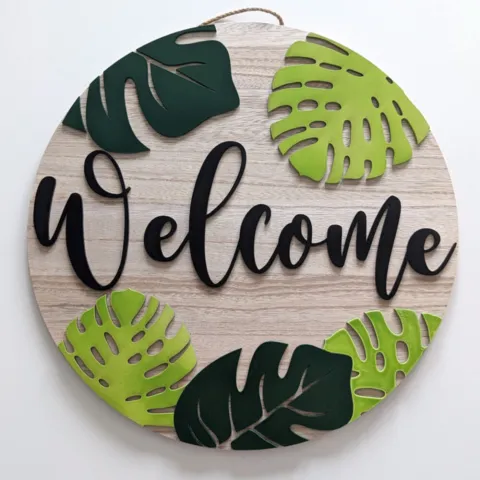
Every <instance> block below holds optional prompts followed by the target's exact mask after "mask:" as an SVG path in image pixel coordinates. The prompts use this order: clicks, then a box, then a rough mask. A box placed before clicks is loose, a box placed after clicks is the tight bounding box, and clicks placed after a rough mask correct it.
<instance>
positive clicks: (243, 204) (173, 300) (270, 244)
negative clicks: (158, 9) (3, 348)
mask: <svg viewBox="0 0 480 480" xmlns="http://www.w3.org/2000/svg"><path fill="white" fill-rule="evenodd" d="M305 37H306V32H302V31H298V30H294V29H291V28H287V27H280V26H276V25H269V24H257V23H223V24H219V25H218V33H217V35H216V38H217V39H218V40H220V41H221V42H223V43H224V44H225V45H226V46H227V47H228V50H229V52H230V55H231V61H232V71H233V77H234V82H235V84H236V86H237V89H238V91H239V95H240V99H241V105H240V108H239V109H238V110H236V111H234V112H231V113H228V114H226V115H222V116H220V117H217V118H214V119H211V120H209V121H207V122H206V123H205V124H203V125H201V126H200V127H199V128H197V129H195V130H194V131H193V132H191V133H190V134H188V135H186V136H184V137H182V138H179V139H166V138H164V137H161V136H160V135H158V134H156V133H155V132H153V131H152V129H151V128H150V126H149V125H148V124H147V123H146V122H145V120H144V118H143V115H142V113H141V111H140V109H139V107H138V101H137V97H136V93H135V88H134V87H133V86H132V84H128V83H127V86H126V100H127V106H128V111H129V113H130V121H131V124H132V127H133V129H134V131H135V133H136V134H137V135H138V137H139V138H140V140H141V141H142V142H143V143H144V144H146V145H148V146H149V147H150V149H151V151H150V152H149V153H147V154H141V155H114V156H115V158H116V159H117V161H118V162H119V164H120V166H121V169H122V171H123V175H124V178H125V182H126V184H127V185H128V186H130V187H131V194H130V196H129V200H130V210H131V211H130V225H131V234H130V244H129V252H128V259H127V264H126V268H125V271H124V274H123V276H122V278H121V281H120V282H119V283H118V284H117V287H116V288H117V289H125V288H132V289H135V290H139V291H141V292H144V293H148V294H152V295H155V296H157V297H158V298H159V299H161V300H162V301H163V302H166V303H168V304H170V305H171V306H172V307H173V309H174V310H175V312H176V323H179V322H182V323H185V324H186V325H187V327H188V329H189V331H190V333H191V336H192V340H193V345H194V347H195V350H196V352H197V356H198V365H197V370H196V371H198V370H199V369H202V368H204V367H205V366H206V365H207V364H209V363H210V362H212V361H213V360H215V359H217V358H218V357H220V356H221V355H224V354H226V353H228V352H230V351H232V350H235V349H238V348H243V349H244V350H243V353H242V362H241V369H240V371H239V375H238V379H239V384H240V385H241V384H242V382H243V381H244V378H245V372H246V368H247V366H248V363H249V360H250V358H251V357H252V355H253V352H254V350H255V349H256V348H257V347H258V346H259V345H260V344H261V343H263V342H265V341H268V340H276V341H282V342H286V343H288V344H289V345H290V348H289V352H290V353H291V352H292V350H293V348H294V347H295V346H297V345H299V344H302V343H309V344H314V345H317V346H322V345H323V341H324V339H325V338H326V337H328V336H329V335H331V334H332V333H333V332H335V331H336V330H337V329H339V328H341V327H343V326H344V325H345V322H347V321H348V320H350V319H352V318H355V317H358V316H361V315H362V314H363V312H365V311H368V310H372V309H381V310H383V311H385V312H386V313H387V314H388V315H389V316H390V318H391V319H393V318H394V315H393V314H392V312H393V308H395V307H401V308H409V309H413V310H416V311H417V312H430V313H434V314H437V315H440V316H442V315H443V314H444V311H445V308H446V306H447V303H448V299H449V296H450V291H451V288H452V283H453V281H454V276H455V264H456V258H455V257H454V258H453V259H452V261H451V262H450V264H449V266H448V267H447V268H446V270H445V271H444V272H443V273H442V274H441V275H439V276H437V277H433V278H425V277H420V276H419V275H417V274H415V273H413V272H412V271H410V270H407V273H406V275H405V278H404V280H403V282H402V285H401V287H400V290H399V292H398V294H397V295H396V297H395V298H394V299H393V301H391V302H387V301H383V300H381V299H380V298H379V297H378V295H377V293H376V291H375V284H374V266H375V250H376V245H377V242H376V243H375V246H374V249H373V251H372V252H371V254H370V255H369V258H368V260H367V261H366V262H365V263H361V262H359V261H357V260H356V258H355V252H354V248H352V249H351V252H350V254H349V256H348V260H347V264H346V266H345V267H344V268H343V269H341V270H340V269H337V268H335V267H333V266H332V265H331V263H330V261H329V259H328V256H327V253H326V250H325V249H315V250H313V251H312V252H311V253H310V256H309V258H308V259H307V261H306V263H305V264H304V266H303V267H302V268H301V269H299V270H296V271H293V272H292V271H287V270H286V269H285V268H283V267H282V266H281V265H280V264H279V262H278V261H277V262H276V263H275V265H274V266H273V267H272V268H271V269H270V270H269V271H268V273H266V274H264V275H261V276H258V275H253V274H252V273H250V272H249V271H247V269H246V268H245V266H244V265H243V262H242V261H241V260H239V261H238V262H237V265H236V266H235V269H234V271H233V274H232V276H231V278H230V280H229V281H228V283H227V284H226V285H225V286H224V287H223V288H221V289H216V290H212V289H208V288H207V287H205V286H204V285H203V284H202V283H201V282H200V281H199V280H198V278H197V276H196V274H195V272H194V270H193V267H192V262H191V259H190V254H189V251H188V248H187V249H186V250H185V251H184V252H183V253H182V254H181V256H180V257H179V258H178V259H177V260H176V261H175V262H173V263H171V264H160V263H156V262H154V261H153V260H151V259H150V258H149V257H148V256H147V254H146V252H145V250H144V246H143V234H144V231H145V228H146V227H147V225H148V223H149V222H150V220H152V219H153V218H154V217H156V216H159V215H169V216H171V217H173V218H175V219H176V221H177V222H178V232H177V234H176V235H175V237H174V238H173V239H172V240H171V241H170V245H169V249H171V250H170V251H173V250H175V249H176V247H177V246H178V245H179V243H180V241H181V240H182V239H183V236H184V235H185V233H186V231H187V225H188V213H189V204H190V198H191V194H192V189H193V186H194V183H195V179H196V177H197V174H198V171H199V169H200V167H201V165H202V162H203V160H204V159H205V157H206V156H207V154H208V153H209V152H210V150H211V149H212V148H213V147H215V146H216V145H217V144H218V143H220V142H223V141H228V140H235V141H238V142H240V143H242V144H243V145H244V146H245V148H246V150H247V153H248V162H247V168H246V172H245V175H244V177H243V180H242V182H241V184H240V186H239V188H238V189H237V191H236V193H235V195H234V196H233V198H232V199H231V200H230V202H229V203H228V204H227V206H226V207H225V208H224V209H223V210H222V211H221V212H220V213H219V214H218V215H217V216H216V217H214V218H213V219H211V220H210V221H209V223H208V229H207V230H208V233H207V256H208V264H209V269H210V271H211V272H212V277H213V278H216V279H218V278H220V277H221V276H223V273H224V271H225V269H226V267H227V266H228V264H229V263H230V260H231V257H232V254H233V251H234V249H235V246H236V243H237V240H238V233H239V228H240V225H241V222H242V220H243V217H244V215H245V214H246V213H247V211H248V210H249V209H250V208H251V207H252V206H254V205H256V204H258V203H266V204H267V205H269V206H270V207H271V208H272V219H271V222H270V224H269V225H268V227H266V228H263V227H261V228H260V229H259V233H258V235H257V252H258V262H259V264H262V262H263V261H264V260H266V259H267V258H269V256H270V255H271V252H272V251H273V249H274V248H275V245H276V242H277V239H278V235H279V233H280V231H281V229H282V228H283V226H284V225H286V224H287V223H289V222H290V221H291V219H292V218H293V217H294V216H295V215H296V214H299V213H304V214H307V215H308V216H309V217H310V218H311V220H312V223H313V226H314V238H315V239H317V240H319V239H323V238H324V237H325V235H326V230H327V228H328V226H329V225H331V224H334V223H338V224H340V225H343V226H344V227H345V228H348V226H349V225H350V223H351V221H352V219H353V216H354V214H355V213H356V212H357V211H358V210H364V211H365V212H366V213H367V215H368V218H369V224H371V222H372V221H373V218H374V217H375V215H376V213H377V212H378V209H379V208H380V207H381V205H382V204H383V203H384V201H385V200H386V199H387V198H388V196H390V195H392V194H394V195H396V196H398V197H399V198H400V199H401V201H402V206H403V210H402V216H401V222H400V229H399V232H398V235H397V240H396V245H395V251H394V254H393V259H392V262H391V267H390V279H391V280H390V285H392V279H393V278H395V277H396V274H397V272H398V269H399V266H400V263H401V261H402V260H403V257H404V254H405V248H406V245H407V242H408V239H409V238H410V236H411V235H412V234H413V233H414V232H415V231H416V230H418V229H419V228H422V227H431V228H434V229H435V230H437V231H438V232H439V233H440V234H441V236H442V246H441V248H439V249H438V250H437V251H436V252H435V253H434V254H432V255H431V259H430V261H431V262H432V263H431V264H432V265H436V264H437V263H436V262H438V261H439V259H441V258H442V259H443V258H444V257H445V255H446V252H447V251H448V249H449V247H450V246H451V245H452V244H453V243H455V242H456V241H457V213H456V205H455V197H454V193H453V189H452V185H451V182H450V177H449V174H448V170H447V167H446V164H445V161H444V159H443V156H442V154H441V152H440V149H439V147H438V145H437V143H436V141H435V139H434V137H433V136H432V135H429V137H428V138H427V139H426V140H425V141H424V142H423V144H422V145H421V146H419V147H415V148H414V158H413V159H412V161H411V162H410V163H408V164H407V165H405V166H402V167H394V168H392V167H391V165H389V166H388V170H387V172H386V173H385V175H384V176H383V177H382V178H381V179H378V180H375V181H370V182H368V183H367V182H366V180H363V181H360V182H344V183H343V184H341V185H338V186H336V187H326V186H325V184H324V183H320V184H317V183H314V182H311V181H309V180H306V179H302V178H300V177H299V176H298V175H297V174H296V172H295V171H294V170H293V168H292V167H291V166H290V165H289V162H288V159H287V158H284V157H282V156H281V155H280V153H279V152H278V149H277V145H276V144H275V142H273V141H272V139H271V137H270V132H269V127H270V124H271V123H272V122H273V121H274V120H275V118H277V119H278V117H272V116H269V115H268V114H267V99H268V96H269V94H270V92H271V82H272V79H273V76H274V74H275V72H276V71H277V70H278V69H279V68H280V67H282V66H283V65H284V64H285V61H284V56H285V53H286V51H287V49H288V47H289V46H290V45H291V44H292V43H293V42H294V41H296V40H304V39H305ZM189 41H195V40H194V39H193V40H192V39H190V40H189ZM353 47H354V46H353ZM407 94H408V92H407ZM84 100H85V98H83V103H84ZM83 107H84V105H83ZM96 148H97V147H96V146H95V145H94V144H93V142H92V141H91V140H89V139H88V137H87V136H84V135H81V134H78V133H76V132H74V131H73V130H71V129H68V128H66V127H63V126H59V127H58V129H57V130H56V132H55V133H54V135H53V137H52V140H51V142H50V144H49V145H48V148H47V150H46V152H45V155H44V156H43V159H42V161H41V164H40V167H39V169H38V172H37V179H36V183H35V190H36V188H37V185H38V182H39V181H40V180H41V179H42V178H43V177H44V176H46V175H52V176H54V177H55V178H56V179H57V190H56V193H55V198H54V203H53V216H52V219H51V228H53V226H54V225H56V224H57V222H58V218H59V215H60V212H61V211H62V209H63V207H64V205H65V202H66V200H67V198H68V196H69V195H70V194H71V193H73V192H78V193H80V194H81V195H82V197H83V199H84V205H85V228H86V247H87V254H88V258H89V261H90V264H91V266H92V270H93V271H94V274H95V275H96V277H97V278H98V279H99V280H100V281H103V282H107V281H110V280H111V278H112V277H113V275H114V273H115V271H116V269H117V267H118V262H119V259H120V253H121V244H122V231H123V217H122V215H123V209H122V205H121V202H118V201H115V200H112V201H111V200H106V199H99V197H97V196H95V195H94V194H93V193H92V192H91V191H89V189H88V187H87V186H86V183H85V180H84V177H83V162H84V159H85V156H86V155H87V154H88V153H90V152H91V151H92V150H94V149H96ZM238 164H239V161H238V155H237V154H235V153H233V152H232V153H229V154H228V157H227V158H226V160H225V161H223V162H222V164H221V167H220V170H219V171H218V174H217V177H216V180H215V184H214V189H213V194H212V197H211V199H210V201H211V205H212V206H213V205H216V204H218V202H219V200H220V199H221V198H223V196H224V195H225V194H226V192H228V190H229V189H230V186H231V185H232V182H233V180H234V178H235V176H236V173H237V171H238ZM96 172H97V177H98V178H99V179H101V182H102V185H104V186H105V187H110V188H112V189H118V186H117V182H116V180H115V177H114V176H113V174H112V170H111V168H110V167H109V166H108V165H107V163H104V164H103V165H102V164H100V163H98V164H97V168H96ZM32 203H33V197H32ZM31 207H32V205H31ZM28 223H29V228H28V257H29V265H30V274H31V279H32V283H33V289H34V292H35V296H36V299H37V302H38V305H39V307H40V311H41V314H42V316H43V319H44V321H45V324H46V326H47V328H48V330H49V331H50V333H51V335H52V338H53V340H54V341H55V343H56V344H58V343H59V342H60V341H61V340H62V338H63V334H64V330H65V327H66V326H67V324H68V323H69V322H70V321H71V320H72V319H74V318H76V317H77V316H78V315H79V314H80V313H81V312H82V311H84V310H85V309H87V308H89V307H90V306H91V305H93V304H94V302H95V300H96V298H97V297H99V296H100V295H101V293H100V292H94V291H90V290H88V289H87V288H86V287H85V286H84V285H83V284H82V283H81V282H80V281H79V280H78V279H77V277H76V276H75V274H74V272H73V270H72V268H71V266H70V263H69V260H68V257H67V252H66V247H65V241H64V239H65V235H64V232H62V234H61V236H60V239H59V240H58V241H57V243H56V244H55V246H53V247H52V248H49V249H46V248H43V247H41V246H40V245H39V243H38V241H37V240H36V237H35V234H34V231H33V227H32V208H31V210H30V215H29V219H28ZM353 247H354V245H353ZM392 321H393V320H392ZM287 356H288V355H287ZM287 362H288V358H285V359H284V362H283V365H282V368H284V365H285V364H287ZM424 373H425V372H424ZM72 375H73V372H72ZM79 381H80V380H79ZM85 388H86V387H85ZM99 401H100V400H99ZM161 432H162V433H164V434H166V435H167V436H170V437H172V438H174V437H175V434H174V432H173V431H171V430H168V429H167V430H165V429H161Z"/></svg>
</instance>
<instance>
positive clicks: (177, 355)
mask: <svg viewBox="0 0 480 480" xmlns="http://www.w3.org/2000/svg"><path fill="white" fill-rule="evenodd" d="M189 347H190V342H188V343H187V344H186V345H185V346H184V347H183V348H182V349H181V350H180V351H179V352H178V353H176V354H175V355H173V356H172V357H170V360H169V362H170V363H175V362H176V361H177V360H178V359H179V358H180V357H181V356H182V355H183V354H184V353H185V352H186V351H187V349H188V348H189Z"/></svg>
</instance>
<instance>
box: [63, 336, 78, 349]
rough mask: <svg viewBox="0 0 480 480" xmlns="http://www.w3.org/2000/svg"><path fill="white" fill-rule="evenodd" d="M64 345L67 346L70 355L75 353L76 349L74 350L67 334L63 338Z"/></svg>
mask: <svg viewBox="0 0 480 480" xmlns="http://www.w3.org/2000/svg"><path fill="white" fill-rule="evenodd" d="M63 344H64V345H65V350H66V351H67V352H68V353H73V352H74V351H75V349H74V348H73V345H72V344H71V342H70V340H69V339H68V337H67V334H65V335H64V337H63Z"/></svg>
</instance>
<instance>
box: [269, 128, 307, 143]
mask: <svg viewBox="0 0 480 480" xmlns="http://www.w3.org/2000/svg"><path fill="white" fill-rule="evenodd" d="M306 130H307V129H306V127H299V128H293V129H292V130H287V131H285V132H283V133H281V134H280V135H279V136H278V137H276V140H278V141H282V140H284V139H285V138H288V137H290V136H292V135H296V134H297V133H303V132H305V131H306Z"/></svg>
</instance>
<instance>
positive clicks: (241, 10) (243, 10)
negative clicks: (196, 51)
mask: <svg viewBox="0 0 480 480" xmlns="http://www.w3.org/2000/svg"><path fill="white" fill-rule="evenodd" d="M246 12H263V13H268V14H269V15H273V16H274V17H276V18H277V20H278V23H279V24H280V25H285V22H284V21H283V18H282V16H281V15H280V14H279V13H277V12H274V11H273V10H269V9H268V8H259V7H249V8H239V9H238V10H232V11H230V12H227V13H223V14H222V15H218V16H217V17H213V18H211V19H210V20H207V21H206V22H203V23H202V25H210V24H212V23H216V22H218V21H219V20H223V19H225V18H228V17H232V16H234V15H239V14H240V13H246Z"/></svg>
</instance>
